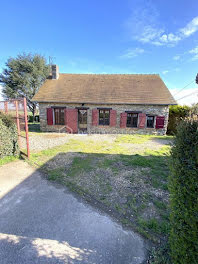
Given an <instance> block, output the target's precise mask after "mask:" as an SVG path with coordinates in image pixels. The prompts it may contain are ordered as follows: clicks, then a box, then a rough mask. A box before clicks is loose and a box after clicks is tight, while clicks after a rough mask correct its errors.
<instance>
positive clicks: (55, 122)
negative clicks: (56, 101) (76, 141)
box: [53, 107, 65, 126]
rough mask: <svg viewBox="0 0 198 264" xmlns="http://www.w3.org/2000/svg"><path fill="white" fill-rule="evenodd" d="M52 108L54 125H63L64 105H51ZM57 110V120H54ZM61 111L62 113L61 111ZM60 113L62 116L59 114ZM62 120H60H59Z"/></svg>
mask: <svg viewBox="0 0 198 264" xmlns="http://www.w3.org/2000/svg"><path fill="white" fill-rule="evenodd" d="M53 110H54V118H53V119H54V125H57V126H60V125H61V126H62V125H65V114H64V113H65V107H53ZM57 110H58V121H59V122H57V120H56V111H57ZM61 111H62V113H61ZM61 114H62V115H63V116H61ZM61 121H62V122H61Z"/></svg>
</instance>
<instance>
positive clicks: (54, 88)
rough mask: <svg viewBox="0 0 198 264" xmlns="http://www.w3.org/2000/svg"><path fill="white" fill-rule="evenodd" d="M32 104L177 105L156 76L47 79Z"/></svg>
mask: <svg viewBox="0 0 198 264" xmlns="http://www.w3.org/2000/svg"><path fill="white" fill-rule="evenodd" d="M33 101H37V102H56V103H57V102H60V103H61V102H62V103H90V104H150V105H151V104H157V105H171V104H177V103H176V101H175V100H174V98H173V97H172V95H171V93H170V92H169V90H168V88H167V87H166V85H165V84H164V82H163V81H162V79H161V78H160V76H159V75H157V74H60V76H59V79H56V80H53V79H47V80H46V81H45V82H44V84H43V85H42V86H41V88H40V89H39V91H38V93H37V94H36V95H35V96H34V98H33Z"/></svg>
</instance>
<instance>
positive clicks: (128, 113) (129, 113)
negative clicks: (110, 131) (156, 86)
mask: <svg viewBox="0 0 198 264" xmlns="http://www.w3.org/2000/svg"><path fill="white" fill-rule="evenodd" d="M126 113H127V121H126V127H129V128H138V121H139V113H135V112H128V111H127V112H126ZM129 115H131V117H130V118H131V122H130V124H128V118H129ZM132 115H137V116H136V118H137V124H136V126H134V125H133V118H134V117H133V116H132Z"/></svg>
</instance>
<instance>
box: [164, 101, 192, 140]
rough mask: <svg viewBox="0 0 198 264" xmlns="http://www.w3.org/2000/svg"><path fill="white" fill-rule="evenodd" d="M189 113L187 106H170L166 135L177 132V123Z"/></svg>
mask: <svg viewBox="0 0 198 264" xmlns="http://www.w3.org/2000/svg"><path fill="white" fill-rule="evenodd" d="M189 112H190V107H189V106H181V105H171V106H170V107H169V120H168V128H167V134H169V135H173V134H175V133H176V131H177V125H178V124H179V122H180V121H181V120H182V119H184V118H185V117H187V116H188V115H189Z"/></svg>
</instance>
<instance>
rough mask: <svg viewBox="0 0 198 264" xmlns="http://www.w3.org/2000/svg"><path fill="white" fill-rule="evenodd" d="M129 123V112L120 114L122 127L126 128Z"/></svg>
mask: <svg viewBox="0 0 198 264" xmlns="http://www.w3.org/2000/svg"><path fill="white" fill-rule="evenodd" d="M126 123H127V113H121V114H120V127H121V128H125V127H126Z"/></svg>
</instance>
